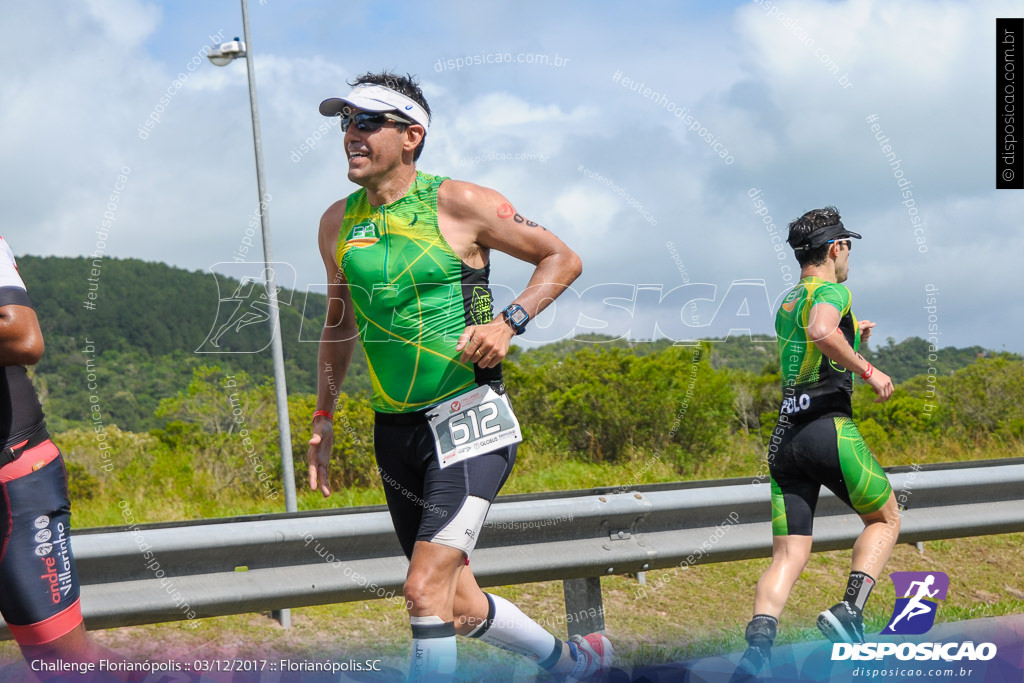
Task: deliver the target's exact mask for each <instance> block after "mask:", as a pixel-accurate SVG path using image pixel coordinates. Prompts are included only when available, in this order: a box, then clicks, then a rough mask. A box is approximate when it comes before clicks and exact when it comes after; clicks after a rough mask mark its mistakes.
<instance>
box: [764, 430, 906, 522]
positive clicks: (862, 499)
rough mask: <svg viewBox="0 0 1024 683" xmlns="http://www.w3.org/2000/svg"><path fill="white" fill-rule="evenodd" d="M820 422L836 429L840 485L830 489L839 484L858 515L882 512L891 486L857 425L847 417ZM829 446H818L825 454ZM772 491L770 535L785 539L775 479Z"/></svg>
mask: <svg viewBox="0 0 1024 683" xmlns="http://www.w3.org/2000/svg"><path fill="white" fill-rule="evenodd" d="M822 420H827V421H828V422H831V423H832V425H833V426H834V427H835V443H834V446H835V449H836V451H835V452H836V453H837V454H838V458H839V468H840V470H841V472H842V482H841V484H840V482H832V485H831V486H830V487H829V488H832V489H833V491H835V488H837V487H838V486H839V485H842V486H843V488H844V489H845V492H846V497H847V498H849V503H850V506H851V507H852V508H853V509H854V510H855V511H856V512H857V513H858V514H861V515H866V514H870V513H872V512H876V511H878V510H880V509H882V507H883V506H884V505H885V503H886V501H888V500H889V496H890V495H891V494H892V486H890V484H889V480H888V478H887V477H886V476H885V471H884V470H882V466H881V465H879V464H878V460H876V459H875V457H874V455H872V453H871V450H870V449H869V448H868V445H867V444H866V443H864V438H863V437H862V436H861V435H860V430H858V429H857V425H856V424H855V423H854V421H853V420H851V419H850V418H848V417H828V418H822ZM830 445H833V444H822V445H821V447H822V450H823V451H824V453H827V452H828V451H829V450H831V449H830V448H829V446H830ZM824 453H823V454H824ZM826 457H827V456H826ZM771 490H772V534H773V535H775V536H786V535H788V534H789V533H790V530H789V518H788V516H787V514H786V502H785V498H784V496H783V490H782V487H780V486H779V484H778V483H777V482H776V481H775V478H774V477H773V478H772V479H771ZM837 493H839V492H837Z"/></svg>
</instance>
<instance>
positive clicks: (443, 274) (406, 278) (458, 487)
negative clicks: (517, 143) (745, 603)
mask: <svg viewBox="0 0 1024 683" xmlns="http://www.w3.org/2000/svg"><path fill="white" fill-rule="evenodd" d="M445 180H447V178H443V177H439V176H433V175H428V174H426V173H422V172H417V174H416V179H415V181H414V182H413V184H412V186H411V187H410V188H409V190H408V192H406V194H405V196H403V197H402V198H401V199H398V200H396V201H394V202H392V203H390V204H386V205H384V206H380V207H374V206H371V205H370V203H369V202H368V201H367V198H366V190H365V189H360V190H358V191H356V192H354V193H353V194H351V195H349V197H348V199H347V200H346V203H345V218H344V220H343V222H342V224H341V230H340V232H339V235H338V247H337V252H336V257H337V263H338V267H339V268H340V269H341V271H342V272H343V273H344V275H345V279H346V281H347V282H348V286H349V291H350V292H351V296H352V305H353V309H354V314H355V318H356V324H357V326H358V329H359V336H360V339H361V340H362V342H363V349H364V350H365V351H366V359H367V362H368V364H369V368H370V378H371V381H372V386H373V408H374V410H375V411H376V420H375V424H374V451H375V453H376V457H377V466H378V469H379V471H380V475H381V480H382V482H383V484H384V494H385V497H386V498H387V503H388V510H389V512H390V513H391V519H392V522H393V523H394V526H395V533H396V534H397V535H398V540H399V543H400V544H401V545H402V550H403V551H404V552H405V553H406V555H407V556H408V557H412V551H413V547H414V545H415V542H416V541H430V542H433V543H440V544H442V545H448V546H450V547H453V548H457V549H460V550H462V551H463V552H465V553H466V555H467V556H468V555H469V553H470V552H471V551H472V549H473V547H474V546H475V544H476V539H477V538H478V537H479V533H480V530H481V527H482V526H483V521H484V517H485V516H486V514H487V510H488V508H489V506H490V503H491V501H492V500H493V499H494V497H495V496H496V495H497V494H498V491H499V490H500V489H501V487H502V485H504V483H505V480H506V479H507V478H508V475H509V474H510V473H511V471H512V466H513V464H514V463H515V456H516V446H515V445H511V446H504V447H502V448H499V449H497V450H495V451H492V452H489V453H486V454H483V455H478V456H475V457H472V458H469V459H467V460H463V461H461V462H458V463H456V464H453V465H449V466H448V467H445V468H443V469H442V468H440V467H439V463H438V459H437V455H436V452H435V449H434V441H433V436H432V433H431V430H430V428H429V425H428V423H427V419H426V416H425V413H426V409H427V408H429V407H431V406H433V405H435V404H437V403H440V402H441V401H443V400H444V399H447V398H449V397H452V396H457V395H458V394H461V393H464V392H466V391H469V390H470V389H473V388H474V387H476V386H478V385H482V384H491V386H492V387H494V388H495V389H496V390H497V391H498V392H499V393H502V392H504V387H503V386H502V385H501V366H500V365H499V366H497V367H494V368H487V369H483V368H479V367H477V366H476V365H475V364H472V363H464V362H463V361H461V360H459V355H460V353H461V352H457V351H456V350H455V344H456V342H457V341H458V339H459V336H460V335H462V333H463V331H465V329H466V327H467V326H468V325H483V324H486V323H489V322H491V320H492V319H493V317H494V316H493V313H492V301H491V292H490V289H489V286H488V279H487V278H488V274H489V270H490V267H489V266H487V267H484V268H480V269H477V268H471V267H469V266H467V265H466V264H465V263H463V261H462V260H461V259H460V258H459V256H458V254H456V253H455V251H454V250H453V249H452V247H451V245H449V244H448V242H447V241H446V240H445V238H444V236H443V235H442V234H441V231H440V229H439V228H438V222H437V220H438V219H437V193H438V189H439V188H440V187H441V184H442V183H443V182H444V181H445Z"/></svg>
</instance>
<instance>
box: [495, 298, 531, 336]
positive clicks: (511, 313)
mask: <svg viewBox="0 0 1024 683" xmlns="http://www.w3.org/2000/svg"><path fill="white" fill-rule="evenodd" d="M501 314H502V315H503V316H504V317H505V322H507V323H508V324H509V326H510V327H511V328H512V331H513V332H515V333H516V334H522V333H523V332H526V323H528V322H529V321H530V314H529V313H527V312H526V310H525V309H524V308H523V307H522V306H520V305H519V304H509V305H508V306H506V307H505V309H504V310H503V311H502V312H501Z"/></svg>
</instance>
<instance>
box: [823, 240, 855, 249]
mask: <svg viewBox="0 0 1024 683" xmlns="http://www.w3.org/2000/svg"><path fill="white" fill-rule="evenodd" d="M833 242H838V243H839V244H843V243H845V244H846V251H853V240H851V239H847V238H840V239H837V240H829V241H828V242H826V243H825V244H832V243H833Z"/></svg>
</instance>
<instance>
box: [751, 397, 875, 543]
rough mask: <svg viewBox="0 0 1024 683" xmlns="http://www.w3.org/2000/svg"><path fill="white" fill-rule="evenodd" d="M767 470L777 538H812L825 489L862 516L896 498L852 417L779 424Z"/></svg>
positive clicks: (773, 439) (773, 528)
mask: <svg viewBox="0 0 1024 683" xmlns="http://www.w3.org/2000/svg"><path fill="white" fill-rule="evenodd" d="M768 468H769V471H770V472H771V475H772V534H774V535H775V536H786V535H789V534H792V535H797V536H810V535H811V532H812V530H813V527H814V509H815V508H816V507H817V505H818V494H819V493H820V491H821V487H822V486H823V485H824V486H827V487H828V489H829V490H830V491H832V493H834V494H836V496H838V497H839V499H840V500H842V501H843V502H844V503H846V504H847V505H849V506H850V507H851V508H853V509H854V510H855V511H856V512H857V513H858V514H862V515H864V514H868V513H871V512H876V511H877V510H879V509H881V508H882V506H884V505H885V503H886V502H887V501H888V500H889V496H891V495H892V487H891V486H890V485H889V479H888V478H887V477H886V476H885V472H884V471H883V470H882V467H881V465H879V464H878V461H877V460H876V459H875V456H874V455H872V454H871V451H870V449H868V446H867V444H866V443H864V439H863V438H862V437H861V435H860V431H859V430H858V429H857V425H856V424H854V422H853V420H852V419H850V418H849V417H835V416H826V417H820V418H818V419H816V420H812V421H811V422H808V423H806V424H792V423H789V424H782V423H780V424H779V425H777V426H776V427H775V432H774V435H773V437H772V445H771V446H769V459H768Z"/></svg>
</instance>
